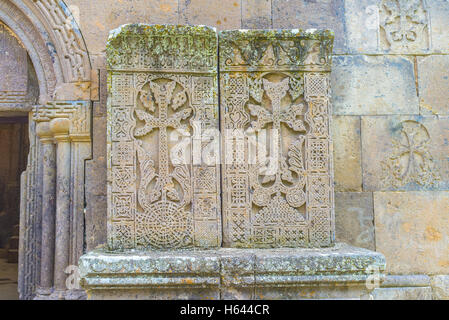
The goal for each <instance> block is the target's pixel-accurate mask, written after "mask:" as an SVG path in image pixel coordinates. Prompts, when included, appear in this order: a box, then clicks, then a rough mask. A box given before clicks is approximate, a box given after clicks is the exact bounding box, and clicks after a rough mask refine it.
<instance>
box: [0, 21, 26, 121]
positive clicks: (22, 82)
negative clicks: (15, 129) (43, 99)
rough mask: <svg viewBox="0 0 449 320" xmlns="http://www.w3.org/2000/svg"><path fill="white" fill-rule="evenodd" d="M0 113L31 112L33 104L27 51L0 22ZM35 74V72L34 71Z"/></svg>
mask: <svg viewBox="0 0 449 320" xmlns="http://www.w3.org/2000/svg"><path fill="white" fill-rule="evenodd" d="M0 52H2V59H1V61H0V74H1V81H0V112H1V111H10V110H15V111H22V112H24V111H29V110H30V109H31V107H30V104H31V103H35V102H32V99H31V96H30V93H31V92H30V91H29V80H28V78H29V73H31V72H32V71H31V70H28V69H29V68H30V69H32V68H33V67H32V65H29V64H28V57H27V51H26V49H25V47H24V45H23V44H22V42H21V41H20V40H19V38H18V37H17V36H16V35H15V34H14V33H13V32H12V30H11V29H10V28H8V26H6V25H5V24H3V23H2V22H1V21H0ZM33 72H34V71H33Z"/></svg>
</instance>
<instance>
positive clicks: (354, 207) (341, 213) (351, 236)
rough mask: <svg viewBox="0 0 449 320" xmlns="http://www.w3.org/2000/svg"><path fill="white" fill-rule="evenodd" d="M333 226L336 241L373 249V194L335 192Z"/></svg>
mask: <svg viewBox="0 0 449 320" xmlns="http://www.w3.org/2000/svg"><path fill="white" fill-rule="evenodd" d="M335 228H336V231H335V237H336V239H337V241H341V242H345V243H348V244H350V245H353V246H356V247H361V248H366V249H370V250H375V243H374V240H375V239H374V212H373V194H372V193H370V192H337V193H336V194H335Z"/></svg>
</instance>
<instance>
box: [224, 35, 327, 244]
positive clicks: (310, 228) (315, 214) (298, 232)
mask: <svg viewBox="0 0 449 320" xmlns="http://www.w3.org/2000/svg"><path fill="white" fill-rule="evenodd" d="M219 43H220V88H221V89H220V90H221V110H222V111H221V112H222V117H221V121H222V126H221V127H222V131H223V137H224V138H223V144H222V148H223V159H224V165H223V181H222V188H223V226H224V231H223V234H224V243H225V245H226V246H231V247H258V248H271V247H323V246H330V245H332V244H333V242H334V212H333V211H334V201H333V176H332V175H333V169H332V145H331V138H330V132H329V121H330V103H329V91H330V90H329V89H330V85H329V73H330V70H331V53H332V43H333V34H332V33H331V32H329V31H310V32H303V31H300V30H291V31H288V30H278V31H276V30H252V31H250V30H240V31H223V32H221V33H220V40H219Z"/></svg>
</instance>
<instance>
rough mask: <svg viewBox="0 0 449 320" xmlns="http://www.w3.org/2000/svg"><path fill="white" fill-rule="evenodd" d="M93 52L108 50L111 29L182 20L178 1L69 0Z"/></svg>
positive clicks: (173, 22)
mask: <svg viewBox="0 0 449 320" xmlns="http://www.w3.org/2000/svg"><path fill="white" fill-rule="evenodd" d="M65 2H66V4H67V6H68V7H69V9H70V10H71V11H72V13H73V14H74V16H75V19H77V22H78V24H79V27H80V30H81V32H82V33H83V37H84V40H85V41H86V46H87V49H88V50H89V53H90V54H98V53H102V52H104V50H105V49H106V40H107V38H108V33H109V30H112V29H114V28H117V27H118V26H120V25H122V24H126V23H136V22H145V23H154V24H156V23H161V24H162V23H167V24H168V23H172V24H176V23H178V0H158V1H148V0H126V1H111V0H95V1H94V2H93V1H92V0H66V1H65Z"/></svg>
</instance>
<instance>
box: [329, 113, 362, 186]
mask: <svg viewBox="0 0 449 320" xmlns="http://www.w3.org/2000/svg"><path fill="white" fill-rule="evenodd" d="M332 128H333V135H332V137H333V141H334V184H335V191H337V192H344V191H362V157H361V150H360V149H361V148H360V146H361V138H360V117H356V116H334V117H333V119H332Z"/></svg>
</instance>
